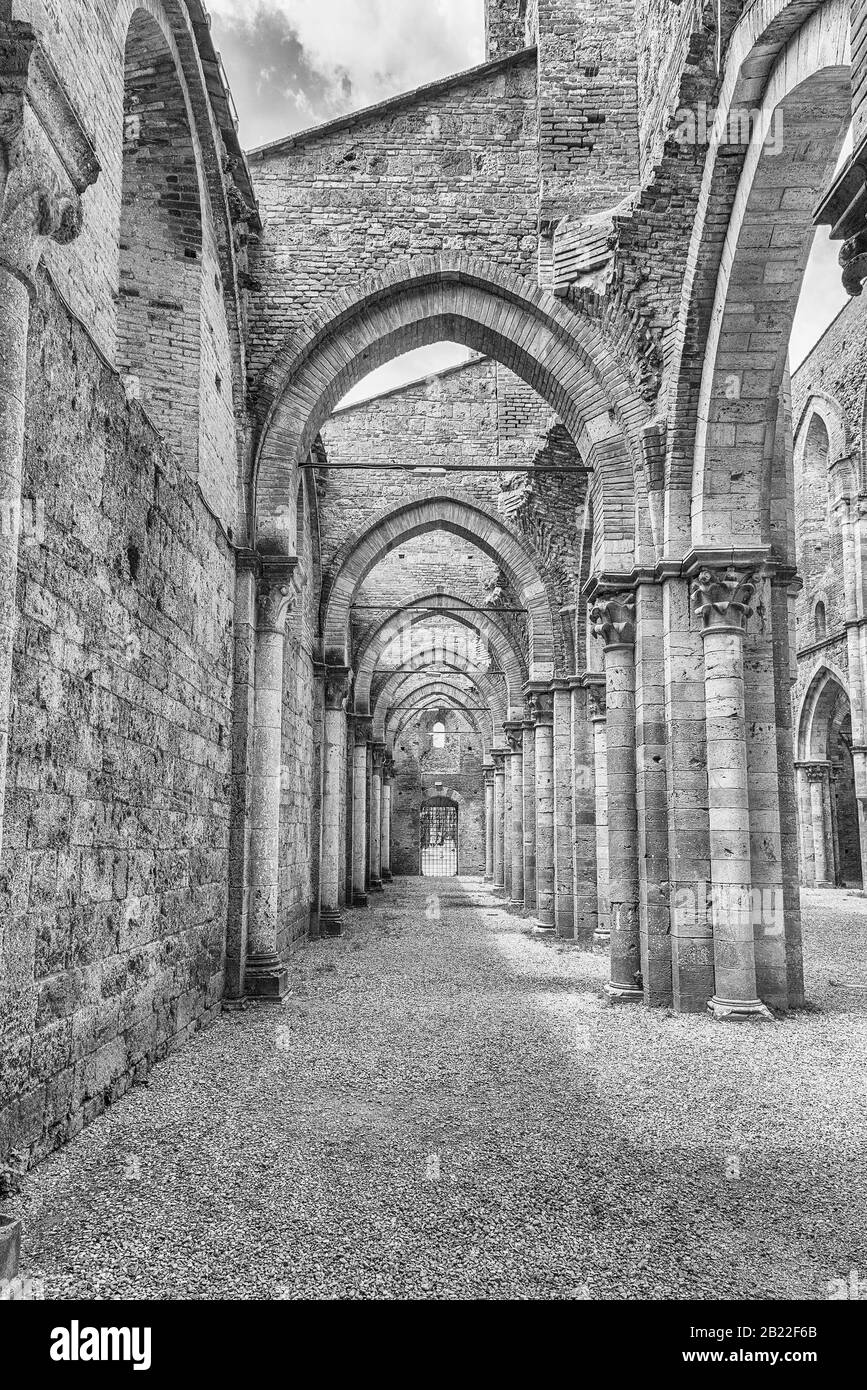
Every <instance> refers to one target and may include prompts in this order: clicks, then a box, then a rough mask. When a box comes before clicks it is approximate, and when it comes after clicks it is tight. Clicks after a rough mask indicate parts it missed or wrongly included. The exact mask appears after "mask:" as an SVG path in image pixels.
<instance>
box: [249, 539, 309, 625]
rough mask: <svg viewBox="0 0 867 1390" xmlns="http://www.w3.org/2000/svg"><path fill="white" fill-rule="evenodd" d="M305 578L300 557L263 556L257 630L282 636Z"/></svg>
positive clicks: (258, 585) (257, 595) (257, 594)
mask: <svg viewBox="0 0 867 1390" xmlns="http://www.w3.org/2000/svg"><path fill="white" fill-rule="evenodd" d="M302 588H303V577H302V573H301V570H300V567H299V564H298V561H297V559H294V558H291V557H287V558H285V559H284V558H282V557H280V558H278V557H276V556H269V555H263V556H262V568H261V571H260V574H259V580H258V584H257V587H256V613H257V629H258V631H259V632H274V633H277V634H278V635H279V636H281V637H282V636H283V635H284V634H285V632H286V619H287V618H288V616H289V613H290V612H291V610H292V608H293V607H294V604H295V600H296V599H297V597H298V595H299V593H300V592H301V589H302Z"/></svg>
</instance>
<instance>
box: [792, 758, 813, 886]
mask: <svg viewBox="0 0 867 1390" xmlns="http://www.w3.org/2000/svg"><path fill="white" fill-rule="evenodd" d="M808 767H809V763H797V764H796V765H795V777H796V779H797V783H796V785H797V793H798V830H799V832H800V834H799V839H800V850H801V856H800V862H801V882H802V884H803V885H804V887H805V888H812V887H813V886H814V885H815V882H816V859H815V854H814V851H813V815H812V810H811V806H810V779H809V777H808V776H807V768H808Z"/></svg>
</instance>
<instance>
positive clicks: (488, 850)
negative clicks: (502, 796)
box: [482, 763, 494, 883]
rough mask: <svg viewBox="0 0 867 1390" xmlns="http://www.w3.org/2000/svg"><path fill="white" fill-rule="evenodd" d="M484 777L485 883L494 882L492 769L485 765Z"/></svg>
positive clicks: (491, 766)
mask: <svg viewBox="0 0 867 1390" xmlns="http://www.w3.org/2000/svg"><path fill="white" fill-rule="evenodd" d="M482 770H483V772H484V775H485V882H486V883H493V881H494V767H493V764H491V765H490V766H489V765H488V764H487V763H486V764H485V766H484V768H483V769H482Z"/></svg>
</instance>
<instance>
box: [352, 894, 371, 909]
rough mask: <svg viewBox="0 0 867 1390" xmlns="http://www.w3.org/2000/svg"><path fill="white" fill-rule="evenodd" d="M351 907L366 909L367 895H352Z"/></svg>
mask: <svg viewBox="0 0 867 1390" xmlns="http://www.w3.org/2000/svg"><path fill="white" fill-rule="evenodd" d="M352 906H353V907H368V906H369V904H368V901H367V894H366V893H354V894H353V896H352Z"/></svg>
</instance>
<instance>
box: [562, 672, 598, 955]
mask: <svg viewBox="0 0 867 1390" xmlns="http://www.w3.org/2000/svg"><path fill="white" fill-rule="evenodd" d="M591 680H592V677H590V676H589V674H588V675H587V676H585V677H581V676H573V677H572V679H571V680H570V682H569V686H570V694H571V705H572V709H571V719H572V846H573V850H572V853H573V881H574V884H575V937H576V940H578V941H581V942H583V943H584V945H585V946H589V945H590V943H591V942H592V941H593V937H594V934H595V932H596V928H597V926H598V923H599V900H598V879H597V862H596V779H595V775H594V771H595V769H594V748H593V724H592V722H591V719H590V695H589V690H588V689H587V685H588V684H589V683H590V681H591Z"/></svg>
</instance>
